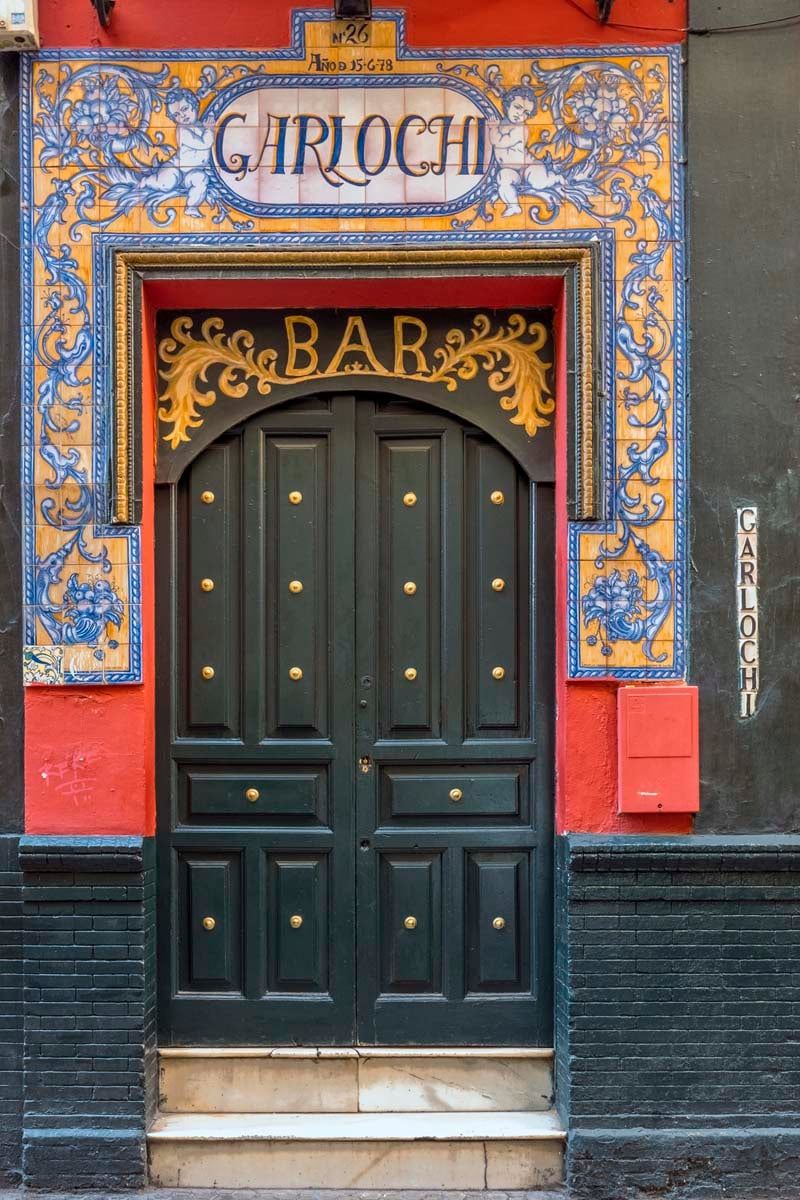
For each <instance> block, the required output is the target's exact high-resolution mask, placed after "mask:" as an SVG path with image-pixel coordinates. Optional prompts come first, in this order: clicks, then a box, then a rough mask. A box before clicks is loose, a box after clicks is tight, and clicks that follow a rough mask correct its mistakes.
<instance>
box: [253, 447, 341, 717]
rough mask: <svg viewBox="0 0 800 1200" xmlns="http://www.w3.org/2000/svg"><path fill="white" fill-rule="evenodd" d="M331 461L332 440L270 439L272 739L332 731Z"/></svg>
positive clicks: (267, 533) (267, 549)
mask: <svg viewBox="0 0 800 1200" xmlns="http://www.w3.org/2000/svg"><path fill="white" fill-rule="evenodd" d="M328 458H329V456H328V440H327V438H326V437H322V436H320V437H302V438H301V437H297V438H291V437H287V436H281V437H278V436H275V437H270V436H267V437H266V438H265V446H264V492H265V521H264V530H263V533H264V542H265V544H264V553H265V556H266V571H265V598H264V599H265V609H266V628H267V636H266V661H265V668H266V678H267V686H266V697H267V711H266V731H265V733H266V736H267V737H290V736H296V737H325V736H327V733H328V675H329V667H328V627H329V587H328V538H329V487H330V481H329V465H328Z"/></svg>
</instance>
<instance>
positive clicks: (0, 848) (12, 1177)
mask: <svg viewBox="0 0 800 1200" xmlns="http://www.w3.org/2000/svg"><path fill="white" fill-rule="evenodd" d="M18 842H19V839H18V838H17V837H16V836H14V835H6V836H0V1187H2V1186H4V1185H11V1184H15V1183H18V1182H19V1172H20V1156H21V1133H22V1028H23V1026H22V898H21V895H20V874H19V869H18V867H17V845H18Z"/></svg>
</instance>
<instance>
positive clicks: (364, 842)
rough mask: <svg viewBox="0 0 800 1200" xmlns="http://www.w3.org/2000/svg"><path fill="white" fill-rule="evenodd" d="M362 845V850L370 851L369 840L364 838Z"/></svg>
mask: <svg viewBox="0 0 800 1200" xmlns="http://www.w3.org/2000/svg"><path fill="white" fill-rule="evenodd" d="M360 845H361V849H362V850H369V838H362V839H361V843H360Z"/></svg>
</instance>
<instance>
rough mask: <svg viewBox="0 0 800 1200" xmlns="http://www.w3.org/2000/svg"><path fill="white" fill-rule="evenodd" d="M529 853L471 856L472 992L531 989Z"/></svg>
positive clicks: (469, 945) (469, 957) (469, 970)
mask: <svg viewBox="0 0 800 1200" xmlns="http://www.w3.org/2000/svg"><path fill="white" fill-rule="evenodd" d="M528 862H529V856H528V854H527V853H520V852H516V853H511V854H502V853H488V854H487V853H480V854H469V855H468V856H467V991H468V992H469V993H472V994H476V993H487V992H488V993H492V992H528V991H530V990H531V987H532V983H533V981H532V980H531V977H530V964H531V954H530V918H529V904H528V898H529V894H530V887H529V879H528V874H529V871H528Z"/></svg>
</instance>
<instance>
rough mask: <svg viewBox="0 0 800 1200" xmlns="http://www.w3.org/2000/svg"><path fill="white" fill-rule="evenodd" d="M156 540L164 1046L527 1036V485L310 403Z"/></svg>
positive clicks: (388, 427) (533, 529)
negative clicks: (210, 670)
mask: <svg viewBox="0 0 800 1200" xmlns="http://www.w3.org/2000/svg"><path fill="white" fill-rule="evenodd" d="M521 436H522V434H521ZM209 493H211V495H212V499H211V500H210V501H209V499H208V494H209ZM204 494H205V495H204ZM158 520H159V547H160V553H161V559H160V571H159V579H160V580H161V586H162V592H161V595H160V597H159V604H158V611H159V613H160V621H161V625H160V641H161V644H162V645H163V647H164V653H163V655H162V661H161V663H160V667H161V670H160V677H161V686H160V705H161V714H162V715H161V724H160V742H159V746H160V750H159V753H160V756H161V781H162V784H161V792H160V805H161V814H162V816H161V822H160V861H161V863H162V868H161V869H162V876H161V878H162V887H161V897H162V899H161V904H162V907H161V920H160V931H161V933H160V936H161V939H162V941H161V945H162V954H163V958H162V962H164V963H167V964H169V967H168V969H164V970H162V971H161V972H160V980H161V984H160V986H161V1004H160V1013H161V1020H162V1024H163V1026H164V1029H163V1031H162V1038H163V1040H164V1041H165V1042H168V1041H170V1040H171V1041H173V1042H196V1043H203V1042H206V1043H215V1042H216V1043H217V1044H236V1043H237V1042H238V1043H244V1044H259V1043H261V1044H265V1043H266V1044H270V1043H271V1044H286V1043H290V1044H291V1043H299V1044H303V1043H305V1044H310V1045H325V1044H345V1045H346V1044H351V1043H353V1042H364V1043H368V1044H369V1043H383V1044H400V1045H402V1044H411V1045H414V1044H419V1045H425V1044H428V1045H448V1044H452V1045H459V1044H467V1045H469V1044H474V1045H476V1044H500V1045H502V1044H505V1045H528V1044H531V1045H537V1044H548V1043H549V1040H550V1037H551V1031H550V970H551V961H550V960H551V947H550V940H551V933H550V929H551V911H550V906H551V899H550V889H551V861H550V859H551V854H552V836H551V824H550V822H551V808H552V778H551V749H550V742H549V736H550V726H551V721H552V672H553V663H552V641H553V635H552V624H551V621H552V560H553V545H552V520H553V513H552V489H551V488H550V487H542V486H537V485H536V484H535V483H532V482H531V481H529V480H528V478H527V477H526V476H525V475H524V474H523V473H522V471H521V470H520V469H519V467H518V466H517V465H516V464H515V462H514V460H513V459H512V458H511V457H510V456H509V455H508V453H507V452H506V451H505V450H502V449H500V448H499V447H498V446H497V444H495V443H494V442H492V441H491V439H489V438H488V437H487V436H485V435H484V434H482V433H481V432H480V431H479V430H477V429H475V428H473V427H471V426H467V425H464V424H463V423H461V422H459V421H457V420H456V419H454V418H452V417H449V416H446V415H444V414H442V413H440V412H437V411H434V410H432V409H425V408H423V407H421V406H414V405H412V404H410V403H409V402H407V401H403V402H402V403H394V402H392V401H391V400H390V399H388V398H387V397H385V396H379V397H368V396H363V397H359V399H358V400H357V401H356V399H355V398H354V397H352V396H349V397H348V396H335V397H320V398H313V397H312V398H309V399H306V400H304V401H302V402H299V403H297V404H294V405H289V406H286V407H284V408H279V409H273V410H271V411H269V412H266V413H262V414H260V415H259V416H257V417H255V418H252V419H250V420H249V421H248V422H247V423H246V424H244V425H243V426H241V427H240V428H239V429H237V430H233V431H232V432H230V433H229V434H227V435H225V436H224V437H223V438H221V439H220V440H219V441H218V442H216V443H214V444H213V445H212V446H211V447H209V448H208V449H207V450H205V451H204V452H203V453H202V454H201V455H200V456H198V458H197V459H196V460H195V461H194V463H193V464H192V465H191V466H190V467H189V468H188V469H187V471H186V472H185V474H184V477H183V478H182V480H181V482H180V483H179V484H178V485H177V486H176V487H175V488H173V489H171V491H170V492H166V491H164V492H163V493H162V494H161V496H160V499H159V517H158ZM204 580H205V581H206V582H205V583H204ZM209 580H210V581H211V586H210V587H209V585H208V581H209ZM204 666H211V667H212V668H213V674H212V675H211V676H210V677H206V676H204V674H203V667H204ZM207 917H211V918H212V921H213V926H212V927H211V928H209V927H208V925H207V923H206V924H205V925H204V923H203V922H204V918H207ZM356 964H357V967H356Z"/></svg>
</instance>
